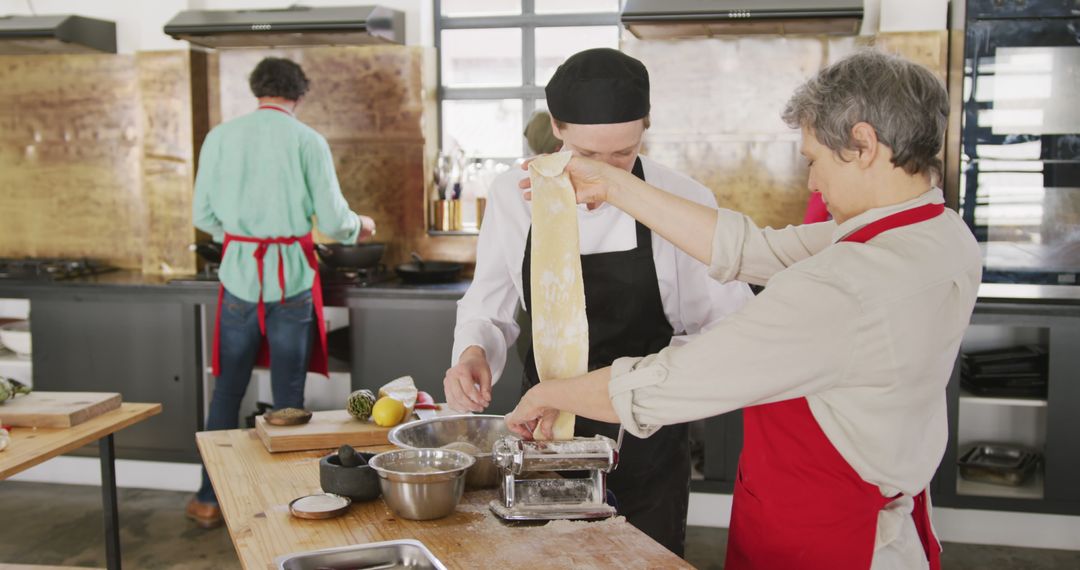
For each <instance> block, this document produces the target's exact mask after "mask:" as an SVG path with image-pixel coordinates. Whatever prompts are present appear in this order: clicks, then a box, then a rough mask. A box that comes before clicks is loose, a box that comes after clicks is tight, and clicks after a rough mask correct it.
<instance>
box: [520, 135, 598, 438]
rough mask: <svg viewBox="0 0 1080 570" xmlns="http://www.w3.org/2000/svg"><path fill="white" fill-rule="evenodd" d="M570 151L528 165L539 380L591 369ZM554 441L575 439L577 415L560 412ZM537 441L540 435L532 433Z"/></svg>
mask: <svg viewBox="0 0 1080 570" xmlns="http://www.w3.org/2000/svg"><path fill="white" fill-rule="evenodd" d="M570 157H571V154H570V153H569V152H561V153H558V154H552V155H548V156H544V157H541V158H538V159H536V160H534V161H532V163H530V164H529V178H530V180H531V181H532V260H531V265H530V267H529V268H530V271H531V276H530V282H529V283H530V286H531V288H532V300H531V302H532V304H531V306H532V314H531V316H532V338H533V352H534V355H535V357H536V370H537V372H538V373H539V376H540V381H541V382H542V381H544V380H551V379H553V378H554V379H557V378H570V377H573V376H580V375H582V374H585V373H586V372H588V371H589V322H588V320H587V318H586V315H585V286H584V284H583V282H582V280H581V250H580V248H579V246H578V217H577V203H576V201H575V199H574V187H573V186H571V185H570V177H569V176H568V175H567V174H566V173H564V172H563V169H564V168H565V167H566V164H567V163H568V162H570ZM553 431H554V437H555V439H573V438H574V415H573V414H568V413H566V412H559V418H558V420H556V422H555V428H554V430H553ZM534 437H536V438H537V439H541V438H542V434H540V433H539V431H537V432H536V433H535V434H534Z"/></svg>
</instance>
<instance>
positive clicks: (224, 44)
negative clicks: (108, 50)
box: [165, 6, 405, 48]
mask: <svg viewBox="0 0 1080 570" xmlns="http://www.w3.org/2000/svg"><path fill="white" fill-rule="evenodd" d="M165 33H166V34H168V35H170V36H172V37H174V38H176V39H181V40H187V41H189V42H191V43H193V44H196V45H200V46H205V47H209V48H238V47H290V46H307V45H368V44H378V43H397V44H403V43H405V14H404V13H402V12H399V11H397V10H391V9H389V8H383V7H381V6H343V7H334V8H309V7H304V6H294V7H292V8H286V9H280V10H185V11H183V12H180V13H179V14H177V15H176V16H175V17H174V18H173V19H172V20H170V21H169V23H167V24H165Z"/></svg>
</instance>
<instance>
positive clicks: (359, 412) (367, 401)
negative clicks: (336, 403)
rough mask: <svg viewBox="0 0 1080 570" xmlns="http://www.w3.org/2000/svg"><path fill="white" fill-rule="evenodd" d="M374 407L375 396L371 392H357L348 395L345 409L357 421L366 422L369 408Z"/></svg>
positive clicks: (369, 412) (369, 415) (369, 413)
mask: <svg viewBox="0 0 1080 570" xmlns="http://www.w3.org/2000/svg"><path fill="white" fill-rule="evenodd" d="M374 406H375V394H373V393H372V392H371V390H357V391H355V392H353V393H352V394H349V400H348V402H346V404H345V409H347V410H348V411H349V414H350V415H352V416H353V417H354V418H356V419H358V420H367V419H368V418H370V417H371V408H372V407H374Z"/></svg>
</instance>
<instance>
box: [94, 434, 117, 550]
mask: <svg viewBox="0 0 1080 570" xmlns="http://www.w3.org/2000/svg"><path fill="white" fill-rule="evenodd" d="M98 447H99V453H98V455H99V456H100V457H101V502H102V510H104V511H105V561H106V564H105V567H106V568H108V569H109V570H120V515H119V512H118V510H117V508H116V450H115V449H114V448H113V436H112V434H111V433H110V434H109V435H107V436H105V437H103V438H101V439H99V440H98Z"/></svg>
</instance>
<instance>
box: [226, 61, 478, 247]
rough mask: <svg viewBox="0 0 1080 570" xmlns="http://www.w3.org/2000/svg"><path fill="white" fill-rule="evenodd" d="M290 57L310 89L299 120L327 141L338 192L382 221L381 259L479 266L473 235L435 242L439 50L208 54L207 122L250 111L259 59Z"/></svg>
mask: <svg viewBox="0 0 1080 570" xmlns="http://www.w3.org/2000/svg"><path fill="white" fill-rule="evenodd" d="M267 56H276V57H288V58H290V59H292V60H294V61H296V62H297V63H299V64H300V65H301V66H302V67H303V68H304V72H305V74H306V75H307V76H308V78H309V79H310V80H311V89H310V91H309V93H308V94H307V95H306V96H305V97H304V99H303V100H302V101H301V103H300V105H299V107H298V108H297V110H296V116H297V118H298V119H300V120H301V121H303V122H304V123H306V124H307V125H309V126H311V127H312V128H314V129H315V130H316V131H318V132H319V133H321V134H322V135H323V136H325V137H326V139H327V141H328V142H329V143H330V150H331V152H332V153H333V155H334V165H335V167H336V169H337V175H338V180H339V182H340V183H341V189H342V193H343V194H344V195H345V198H346V200H348V202H349V205H350V206H351V207H352V209H353V210H354V211H356V212H359V213H361V214H364V215H368V216H371V217H372V218H374V219H375V221H376V223H377V224H378V235H377V239H378V241H383V242H386V243H387V246H388V247H387V251H386V256H385V258H384V261H386V262H387V263H390V264H393V263H398V262H403V261H406V260H408V258H409V253H410V252H412V251H417V252H419V253H420V254H421V255H424V256H425V257H428V258H433V259H434V258H438V259H452V260H457V261H465V262H472V261H474V260H475V248H476V240H475V238H461V237H429V236H428V235H427V229H426V226H425V223H424V207H425V203H426V202H425V199H424V196H425V195H426V190H427V188H428V184H429V183H430V180H431V175H430V173H431V166H430V165H431V164H432V158H433V157H434V155H435V154H436V152H437V150H436V147H435V130H434V129H435V120H436V115H435V91H436V90H435V85H434V73H433V71H434V70H433V68H432V66H433V65H434V51H433V50H431V49H430V48H421V47H403V46H368V47H312V48H296V49H280V50H269V49H259V50H255V49H252V50H229V51H223V52H220V53H217V54H214V55H213V56H211V62H210V64H209V69H210V78H209V93H210V101H211V109H210V117H211V122H212V123H213V124H216V123H218V122H221V121H227V120H229V119H232V118H235V117H237V116H240V115H242V114H245V113H249V112H251V111H252V110H253V109H254V108H255V105H256V101H255V98H254V96H252V94H251V90H250V89H249V88H248V84H247V77H248V74H249V73H250V72H251V70H252V69H253V68H254V67H255V65H256V64H257V63H258V62H259V60H261V59H262V58H263V57H267Z"/></svg>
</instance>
